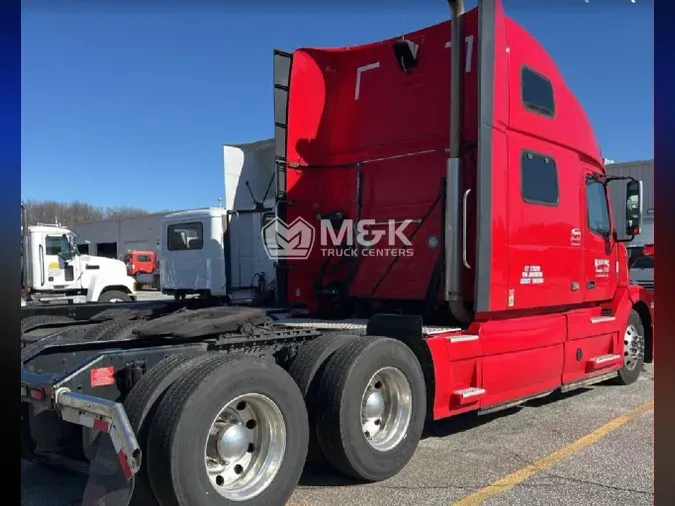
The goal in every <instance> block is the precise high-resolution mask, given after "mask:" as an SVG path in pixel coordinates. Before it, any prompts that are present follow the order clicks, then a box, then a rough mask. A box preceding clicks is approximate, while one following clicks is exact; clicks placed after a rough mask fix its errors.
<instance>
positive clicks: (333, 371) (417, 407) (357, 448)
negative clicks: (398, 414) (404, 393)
mask: <svg viewBox="0 0 675 506" xmlns="http://www.w3.org/2000/svg"><path fill="white" fill-rule="evenodd" d="M385 367H388V368H394V370H395V371H398V373H402V376H403V377H404V378H405V380H407V384H408V385H409V395H410V398H411V399H412V401H411V403H410V404H409V410H410V418H409V424H408V426H407V429H405V430H401V432H400V433H399V435H400V440H399V441H398V442H397V443H396V444H395V445H394V446H392V447H391V448H387V449H376V448H374V447H373V446H371V444H370V443H369V442H368V440H367V439H366V436H365V435H364V429H363V427H362V425H361V416H362V406H361V405H362V399H363V396H364V394H365V391H366V387H367V386H368V385H369V383H370V382H371V378H373V375H374V374H375V373H376V372H378V371H380V370H382V369H383V368H385ZM378 388H380V390H378V391H379V392H382V393H386V391H387V390H386V388H387V387H386V384H384V383H383V384H380V387H378ZM316 398H317V402H318V406H317V407H318V410H317V425H316V430H317V436H318V439H319V444H320V445H321V450H322V451H323V454H324V456H325V457H326V459H327V460H328V462H329V463H330V464H331V465H332V466H333V467H334V468H335V469H337V470H338V471H340V472H342V473H343V474H345V475H347V476H350V477H352V478H356V479H358V480H363V481H371V482H372V481H381V480H384V479H387V478H390V477H392V476H394V475H395V474H396V473H398V472H399V471H400V470H401V469H403V467H405V466H406V464H407V463H408V461H409V460H410V459H411V458H412V456H413V454H414V453H415V450H416V448H417V445H418V443H419V440H420V438H421V436H422V430H423V428H424V421H425V417H426V403H427V400H426V399H427V397H426V387H425V384H424V375H423V372H422V368H421V366H420V364H419V361H418V360H417V357H415V355H414V354H413V352H412V351H411V350H410V349H409V348H408V347H407V346H406V345H404V344H403V343H401V342H400V341H397V340H395V339H390V338H386V337H375V336H367V337H364V338H361V339H355V340H352V341H350V342H349V343H347V344H346V345H345V346H343V347H342V348H340V349H339V350H338V351H336V352H335V353H334V354H333V356H331V357H330V359H328V363H327V364H326V368H325V370H324V371H323V374H322V375H321V378H320V380H319V388H318V391H317V396H316ZM381 421H382V422H383V423H385V424H386V418H385V415H382V418H381ZM384 426H386V425H383V427H384Z"/></svg>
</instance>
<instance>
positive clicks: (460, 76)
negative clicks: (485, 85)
mask: <svg viewBox="0 0 675 506" xmlns="http://www.w3.org/2000/svg"><path fill="white" fill-rule="evenodd" d="M448 4H449V6H450V14H451V16H452V17H451V19H450V28H451V36H450V40H451V41H452V45H451V47H450V150H449V156H448V163H447V168H446V186H445V220H444V225H445V234H444V235H445V279H444V281H445V286H444V288H445V300H446V301H447V302H448V306H449V309H450V312H451V314H452V316H453V317H454V318H455V319H456V320H458V321H459V322H461V323H466V322H468V321H469V320H470V313H469V312H468V311H466V309H465V308H464V297H463V293H462V283H461V271H460V243H459V241H460V230H459V229H460V213H461V209H460V184H461V179H460V168H461V163H460V156H461V145H462V117H463V115H462V114H463V107H462V106H463V98H464V97H463V93H462V92H463V90H462V87H463V86H462V85H463V81H464V72H463V68H462V67H463V66H462V61H463V58H462V54H463V51H462V49H463V45H462V40H463V36H462V35H463V34H462V16H463V14H464V11H465V9H464V0H448Z"/></svg>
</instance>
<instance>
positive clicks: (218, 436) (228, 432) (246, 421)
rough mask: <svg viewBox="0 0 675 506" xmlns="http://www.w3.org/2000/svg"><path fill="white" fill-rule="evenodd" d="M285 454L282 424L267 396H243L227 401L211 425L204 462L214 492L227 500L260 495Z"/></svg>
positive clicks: (272, 477)
mask: <svg viewBox="0 0 675 506" xmlns="http://www.w3.org/2000/svg"><path fill="white" fill-rule="evenodd" d="M285 452H286V423H285V421H284V417H283V415H282V413H281V410H280V409H279V407H278V406H277V405H276V404H275V403H274V401H272V399H270V398H269V397H267V396H265V395H261V394H245V395H240V396H239V397H236V398H235V399H233V400H232V401H230V402H229V403H228V404H227V405H226V406H225V407H224V408H223V409H222V410H221V412H220V413H219V414H218V416H217V417H216V419H215V420H214V422H213V423H212V424H211V429H210V430H209V435H208V439H207V441H206V448H205V451H204V463H205V466H206V472H207V474H208V477H209V480H210V481H211V484H212V485H213V488H215V489H216V491H217V492H218V493H219V494H220V495H222V496H223V497H225V498H226V499H228V500H230V501H245V500H248V499H251V498H252V497H255V496H256V495H258V494H260V493H261V492H262V491H263V490H265V488H267V486H268V485H269V484H270V482H271V481H272V480H273V479H274V477H275V476H276V474H277V472H278V471H279V468H280V466H281V462H282V460H283V457H284V453H285Z"/></svg>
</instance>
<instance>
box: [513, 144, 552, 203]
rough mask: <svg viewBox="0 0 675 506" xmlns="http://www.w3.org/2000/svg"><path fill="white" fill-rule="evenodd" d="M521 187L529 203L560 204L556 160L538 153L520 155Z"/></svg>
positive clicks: (525, 199)
mask: <svg viewBox="0 0 675 506" xmlns="http://www.w3.org/2000/svg"><path fill="white" fill-rule="evenodd" d="M520 188H521V193H522V196H523V200H524V201H525V202H527V203H528V204H540V205H547V206H557V205H558V169H557V167H556V164H555V160H553V158H550V157H548V156H544V155H540V154H537V153H529V152H526V151H525V152H523V154H522V155H521V157H520Z"/></svg>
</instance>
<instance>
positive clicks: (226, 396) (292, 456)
mask: <svg viewBox="0 0 675 506" xmlns="http://www.w3.org/2000/svg"><path fill="white" fill-rule="evenodd" d="M125 409H126V410H127V412H128V416H129V420H130V422H131V424H132V427H133V428H134V431H135V433H136V434H137V436H138V441H139V444H140V445H141V449H142V450H143V451H144V457H143V458H144V464H143V465H142V466H141V471H140V472H139V474H138V475H137V478H136V486H135V490H134V496H133V499H132V504H137V505H141V504H142V505H149V506H151V505H153V504H155V505H156V504H160V505H162V506H166V505H181V506H182V505H186V506H187V505H196V504H199V505H205V506H209V505H219V506H221V505H228V504H245V505H254V504H255V505H258V504H260V505H264V504H284V503H285V502H286V501H287V500H288V498H289V497H290V496H291V494H292V493H293V490H294V489H295V487H296V485H297V483H298V480H299V479H300V474H301V472H302V469H303V465H304V462H305V458H306V455H307V445H308V432H309V430H308V422H307V410H306V408H305V404H304V402H303V399H302V394H301V393H300V391H299V389H298V387H297V385H296V384H295V382H294V381H293V379H292V378H291V377H290V376H289V375H288V373H286V372H285V371H284V370H283V369H282V368H281V367H279V366H278V365H276V364H275V363H274V362H271V361H269V360H264V359H259V358H256V357H252V356H247V355H228V354H225V353H223V354H213V353H209V354H199V355H193V356H187V355H181V356H174V357H169V358H167V359H165V360H164V361H163V362H161V363H160V364H158V365H157V366H156V367H154V368H153V369H151V370H150V371H149V372H148V374H146V375H145V376H144V377H143V379H142V380H141V381H140V382H139V383H137V384H136V385H135V386H134V388H133V389H132V391H131V392H130V394H129V396H128V397H127V399H126V400H125Z"/></svg>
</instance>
